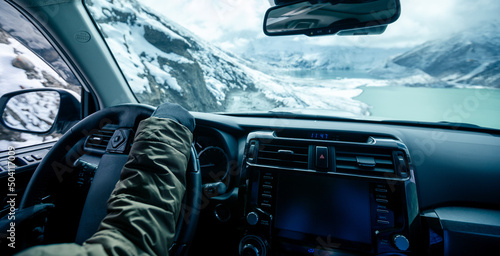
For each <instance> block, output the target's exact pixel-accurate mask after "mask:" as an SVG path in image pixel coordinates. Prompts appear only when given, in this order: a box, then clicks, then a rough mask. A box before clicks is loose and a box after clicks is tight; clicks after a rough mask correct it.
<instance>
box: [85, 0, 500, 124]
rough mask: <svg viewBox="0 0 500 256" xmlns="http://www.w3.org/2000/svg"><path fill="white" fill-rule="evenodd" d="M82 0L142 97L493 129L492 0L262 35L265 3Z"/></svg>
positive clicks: (196, 106)
mask: <svg viewBox="0 0 500 256" xmlns="http://www.w3.org/2000/svg"><path fill="white" fill-rule="evenodd" d="M271 2H272V1H271ZM86 4H87V7H88V9H89V10H90V13H91V14H92V15H93V18H94V20H95V21H96V23H97V24H98V26H99V28H100V29H101V31H102V34H103V35H104V37H105V38H106V41H107V43H108V45H109V47H110V49H111V50H112V51H113V53H114V55H115V58H116V60H117V62H118V63H119V65H120V67H121V69H122V71H123V73H124V76H125V77H126V78H127V80H128V83H129V86H130V88H131V90H132V91H133V92H134V94H135V95H136V97H137V99H138V100H139V101H140V102H142V103H147V104H151V105H158V104H160V103H162V102H177V103H179V104H181V105H182V106H184V107H185V108H187V109H188V110H191V111H199V112H226V113H254V112H264V113H267V112H270V111H271V112H290V113H296V114H306V115H314V116H331V117H351V118H355V119H369V120H404V121H417V122H442V123H446V122H448V123H468V124H473V125H477V126H481V127H486V128H495V129H500V118H499V117H500V113H499V112H500V90H499V88H500V33H499V32H500V25H498V24H500V23H499V20H498V19H496V17H497V16H498V13H500V2H498V1H494V0H491V1H490V0H479V1H474V3H473V4H471V2H469V1H465V0H447V1H431V0H418V1H417V0H407V1H406V0H402V1H401V8H402V13H401V17H400V18H399V20H398V21H396V22H395V23H393V24H391V25H389V26H388V28H387V30H386V31H385V32H384V33H383V34H382V35H369V36H322V37H307V36H304V35H300V36H282V37H267V36H265V35H264V33H263V32H262V22H263V17H264V13H265V11H266V10H267V9H268V8H269V7H270V4H269V1H267V0H251V1H250V0H236V1H234V0H232V1H229V0H226V1H219V0H213V1H208V0H207V1H186V0H177V1H152V0H148V1H141V2H139V1H135V0H129V1H115V2H113V3H109V2H107V1H105V0H88V1H86Z"/></svg>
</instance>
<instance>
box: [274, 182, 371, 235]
mask: <svg viewBox="0 0 500 256" xmlns="http://www.w3.org/2000/svg"><path fill="white" fill-rule="evenodd" d="M276 195H277V198H276V212H275V228H277V229H281V230H286V231H292V232H298V233H303V234H308V235H315V236H321V237H331V238H332V239H338V240H340V241H342V240H344V241H350V242H355V243H365V244H371V243H372V240H371V220H370V193H369V185H368V183H367V182H363V181H360V180H352V179H348V178H343V177H332V176H318V175H299V174H297V173H290V174H287V173H281V174H280V176H279V184H278V187H277V191H276Z"/></svg>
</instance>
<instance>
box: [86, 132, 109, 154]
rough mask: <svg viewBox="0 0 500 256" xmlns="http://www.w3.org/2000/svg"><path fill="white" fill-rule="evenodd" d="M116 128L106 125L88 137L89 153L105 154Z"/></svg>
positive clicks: (87, 148) (87, 146) (87, 147)
mask: <svg viewBox="0 0 500 256" xmlns="http://www.w3.org/2000/svg"><path fill="white" fill-rule="evenodd" d="M115 130H116V128H115V127H114V126H113V125H106V126H104V127H103V128H102V129H100V130H98V131H97V132H95V133H92V134H91V135H89V136H88V137H87V140H86V141H85V149H86V150H88V151H98V152H101V153H102V152H105V151H106V147H107V146H108V142H109V140H110V139H111V137H112V136H113V133H114V132H115Z"/></svg>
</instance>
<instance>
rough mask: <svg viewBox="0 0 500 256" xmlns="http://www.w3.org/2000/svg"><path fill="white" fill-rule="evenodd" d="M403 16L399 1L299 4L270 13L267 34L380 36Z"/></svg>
mask: <svg viewBox="0 0 500 256" xmlns="http://www.w3.org/2000/svg"><path fill="white" fill-rule="evenodd" d="M400 13H401V5H400V2H399V0H329V1H327V0H323V1H322V0H316V1H300V2H295V3H292V4H285V5H279V6H274V7H271V8H270V9H269V10H267V12H266V15H265V17H264V33H265V34H266V35H268V36H279V35H297V34H305V35H307V36H319V35H335V34H339V35H366V34H381V33H382V32H384V31H385V28H386V26H387V25H388V24H390V23H393V22H394V21H396V20H397V19H398V18H399V15H400ZM344 31H346V32H344ZM339 32H342V33H339Z"/></svg>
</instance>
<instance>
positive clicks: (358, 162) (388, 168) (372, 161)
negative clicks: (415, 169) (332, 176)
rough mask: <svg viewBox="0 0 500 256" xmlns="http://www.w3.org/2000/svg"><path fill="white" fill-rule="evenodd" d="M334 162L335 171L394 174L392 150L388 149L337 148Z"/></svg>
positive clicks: (389, 175)
mask: <svg viewBox="0 0 500 256" xmlns="http://www.w3.org/2000/svg"><path fill="white" fill-rule="evenodd" d="M335 163H336V171H337V172H342V173H351V174H363V175H376V176H387V177H393V176H395V172H394V169H395V168H394V161H393V154H392V150H388V149H371V150H368V149H366V148H364V149H361V148H360V149H355V148H349V149H342V148H337V149H336V152H335Z"/></svg>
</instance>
